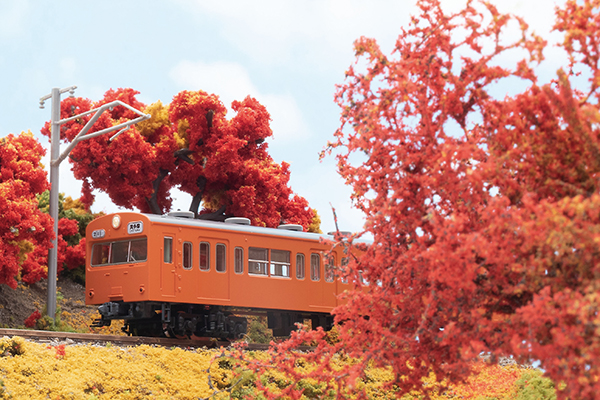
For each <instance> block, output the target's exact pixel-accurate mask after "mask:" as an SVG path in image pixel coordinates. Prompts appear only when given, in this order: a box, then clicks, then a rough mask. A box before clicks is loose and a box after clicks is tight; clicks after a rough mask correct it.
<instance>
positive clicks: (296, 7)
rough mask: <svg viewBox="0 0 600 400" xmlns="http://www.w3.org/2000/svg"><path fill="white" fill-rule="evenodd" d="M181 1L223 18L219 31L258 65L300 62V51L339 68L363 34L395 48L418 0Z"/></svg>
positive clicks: (316, 64) (317, 64)
mask: <svg viewBox="0 0 600 400" xmlns="http://www.w3.org/2000/svg"><path fill="white" fill-rule="evenodd" d="M178 3H180V4H182V7H185V8H186V9H192V10H195V11H196V13H197V14H199V15H202V16H206V15H209V16H211V17H212V18H213V19H215V20H217V21H219V25H218V29H219V34H220V35H221V36H222V37H224V38H226V40H228V41H229V42H230V43H232V44H233V45H234V46H236V47H237V48H238V49H239V50H240V51H243V52H244V53H245V54H246V55H248V56H249V57H250V58H251V59H252V60H253V61H254V62H256V63H258V64H262V65H265V64H266V65H283V64H286V63H288V62H291V61H296V62H297V60H298V57H296V56H295V55H297V54H298V53H302V54H303V55H304V56H303V58H302V59H303V60H308V62H309V63H310V66H311V68H320V69H330V70H335V71H338V70H340V68H342V70H343V68H345V67H346V66H347V65H348V64H349V60H351V57H352V43H353V41H354V40H356V39H357V38H359V37H360V36H368V37H374V38H377V39H378V40H380V41H381V42H382V43H381V44H383V45H384V46H385V49H386V50H387V51H389V50H391V46H392V45H393V43H394V42H395V39H396V37H397V35H398V33H399V31H400V26H401V25H402V24H404V23H406V22H407V21H408V17H409V14H410V13H411V12H412V10H413V9H414V6H413V2H412V1H410V2H407V1H397V2H390V1H386V0H374V1H370V2H364V1H359V0H329V1H323V0H308V1H301V2H282V1H278V0H258V1H252V2H248V1H244V0H225V1H213V2H207V1H202V0H179V1H178ZM190 6H191V7H190ZM302 67H304V66H300V68H302Z"/></svg>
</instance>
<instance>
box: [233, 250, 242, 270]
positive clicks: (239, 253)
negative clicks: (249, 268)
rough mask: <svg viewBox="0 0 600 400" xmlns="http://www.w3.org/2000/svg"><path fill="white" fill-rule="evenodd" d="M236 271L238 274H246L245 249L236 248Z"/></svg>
mask: <svg viewBox="0 0 600 400" xmlns="http://www.w3.org/2000/svg"><path fill="white" fill-rule="evenodd" d="M233 269H234V271H235V273H236V274H243V273H244V249H242V248H241V247H236V248H235V250H234V267H233Z"/></svg>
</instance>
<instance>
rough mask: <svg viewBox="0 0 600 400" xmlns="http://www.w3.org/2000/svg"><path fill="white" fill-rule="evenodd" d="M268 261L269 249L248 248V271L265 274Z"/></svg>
mask: <svg viewBox="0 0 600 400" xmlns="http://www.w3.org/2000/svg"><path fill="white" fill-rule="evenodd" d="M268 263H269V250H268V249H261V248H259V247H249V248H248V273H249V274H257V275H267V265H268Z"/></svg>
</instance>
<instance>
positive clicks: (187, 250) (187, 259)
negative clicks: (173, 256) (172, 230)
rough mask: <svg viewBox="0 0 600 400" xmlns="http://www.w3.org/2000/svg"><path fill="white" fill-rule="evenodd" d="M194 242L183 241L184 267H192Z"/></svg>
mask: <svg viewBox="0 0 600 400" xmlns="http://www.w3.org/2000/svg"><path fill="white" fill-rule="evenodd" d="M192 260H193V258H192V244H191V243H190V242H183V269H192Z"/></svg>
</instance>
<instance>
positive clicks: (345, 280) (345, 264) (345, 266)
mask: <svg viewBox="0 0 600 400" xmlns="http://www.w3.org/2000/svg"><path fill="white" fill-rule="evenodd" d="M349 263H350V258H348V257H342V273H343V274H347V273H348V264H349ZM342 283H344V284H346V283H348V278H347V277H344V278H342Z"/></svg>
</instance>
